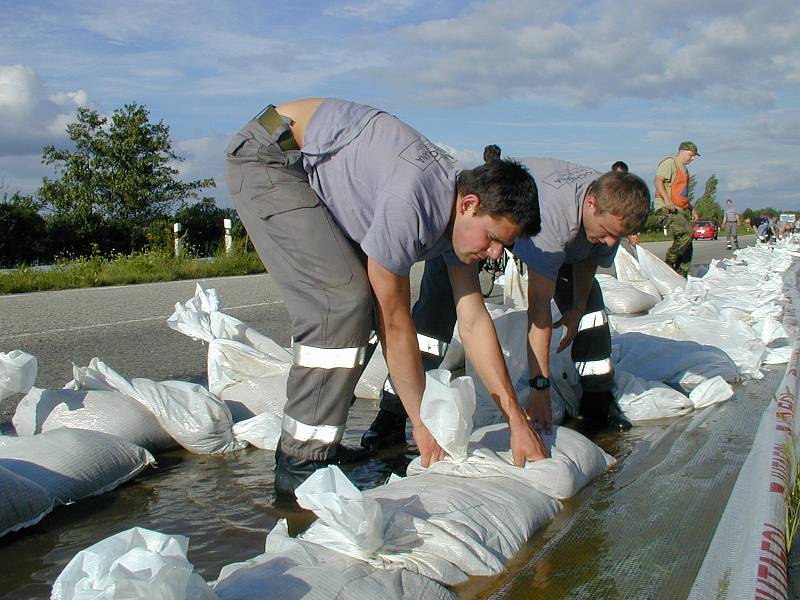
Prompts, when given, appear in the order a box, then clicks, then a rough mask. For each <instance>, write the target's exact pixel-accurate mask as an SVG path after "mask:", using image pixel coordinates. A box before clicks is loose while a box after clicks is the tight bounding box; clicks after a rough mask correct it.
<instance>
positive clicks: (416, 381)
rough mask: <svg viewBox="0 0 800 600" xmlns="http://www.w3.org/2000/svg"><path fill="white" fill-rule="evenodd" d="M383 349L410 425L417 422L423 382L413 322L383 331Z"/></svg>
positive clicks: (395, 325)
mask: <svg viewBox="0 0 800 600" xmlns="http://www.w3.org/2000/svg"><path fill="white" fill-rule="evenodd" d="M382 329H383V331H382V333H383V335H382V338H383V339H382V345H383V348H384V356H385V358H386V366H387V367H388V368H389V373H390V374H391V377H392V387H393V388H394V391H395V393H396V394H397V395H398V396H399V397H400V401H401V402H402V403H403V408H405V409H406V413H407V414H408V418H409V419H411V423H412V425H414V426H416V425H417V424H418V423H419V422H420V417H419V408H420V404H421V403H422V392H423V390H424V389H425V379H424V373H423V370H422V358H421V356H420V353H419V344H418V343H417V336H416V331H415V329H414V325H413V322H412V321H411V319H410V318H409V319H408V323H407V324H403V323H397V322H395V323H393V324H388V325H386V326H384V327H382Z"/></svg>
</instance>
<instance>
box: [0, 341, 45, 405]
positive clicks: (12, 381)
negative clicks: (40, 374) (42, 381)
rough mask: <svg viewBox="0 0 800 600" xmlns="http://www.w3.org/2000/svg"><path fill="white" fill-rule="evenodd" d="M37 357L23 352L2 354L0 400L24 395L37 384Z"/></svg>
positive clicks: (0, 358) (0, 356) (16, 351)
mask: <svg viewBox="0 0 800 600" xmlns="http://www.w3.org/2000/svg"><path fill="white" fill-rule="evenodd" d="M36 371H37V363H36V357H35V356H31V355H30V354H28V353H27V352H23V351H22V350H12V351H11V352H0V400H3V399H4V398H7V397H9V396H11V395H12V394H24V393H26V392H27V391H28V390H29V389H31V387H32V386H33V384H34V383H35V382H36Z"/></svg>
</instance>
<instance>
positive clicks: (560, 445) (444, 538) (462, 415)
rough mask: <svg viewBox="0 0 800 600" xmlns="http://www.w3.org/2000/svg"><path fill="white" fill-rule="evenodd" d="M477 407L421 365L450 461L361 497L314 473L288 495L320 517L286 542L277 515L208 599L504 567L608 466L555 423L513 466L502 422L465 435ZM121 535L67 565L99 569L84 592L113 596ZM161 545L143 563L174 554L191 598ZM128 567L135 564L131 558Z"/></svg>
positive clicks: (356, 588) (436, 586) (405, 591)
mask: <svg viewBox="0 0 800 600" xmlns="http://www.w3.org/2000/svg"><path fill="white" fill-rule="evenodd" d="M474 406H475V398H474V388H473V386H472V384H471V382H470V380H469V378H459V379H456V380H453V381H450V380H449V373H447V372H445V371H432V372H429V373H428V374H427V382H426V391H425V396H424V397H423V404H422V414H423V419H424V421H425V423H426V426H428V428H429V429H430V430H431V433H432V434H433V435H434V436H435V437H436V439H437V441H438V442H439V443H440V444H441V445H442V447H443V448H445V449H446V450H447V451H448V452H449V453H450V457H449V458H448V459H447V460H445V461H442V462H439V463H436V464H435V465H433V466H432V467H431V468H429V469H423V468H422V467H421V466H420V465H419V463H418V462H416V463H412V465H411V466H410V467H409V476H408V477H405V478H399V477H393V478H392V479H391V480H390V481H389V482H388V483H387V484H385V485H382V486H380V487H378V488H375V489H372V490H369V491H366V492H360V491H359V490H357V489H356V488H355V486H353V485H352V483H350V482H349V481H348V480H347V478H346V477H345V476H344V474H343V473H342V472H341V471H340V470H339V469H338V468H337V467H327V468H325V469H320V470H319V471H317V472H316V473H315V474H314V475H312V477H311V478H310V479H308V480H307V481H306V482H305V483H303V484H302V485H301V486H300V487H299V488H298V490H297V497H298V502H299V503H300V505H301V506H303V507H305V508H308V509H310V510H313V511H314V512H315V514H316V515H317V517H318V520H317V521H316V522H314V523H312V525H311V526H310V527H309V528H308V529H307V530H306V531H305V532H303V533H302V534H300V535H299V536H298V537H297V538H294V539H293V538H291V537H289V535H288V531H287V526H286V521H280V522H279V523H278V524H277V525H276V526H275V527H274V528H273V530H272V531H271V532H270V534H269V535H268V536H267V541H266V551H265V553H264V554H262V555H259V556H256V557H254V558H252V559H250V560H248V561H245V562H243V563H235V564H232V565H227V566H225V567H223V568H222V570H221V572H220V577H219V579H218V580H217V581H216V582H215V583H214V586H213V592H214V593H215V594H216V597H218V598H221V599H223V600H234V599H247V600H257V599H261V598H263V599H267V598H275V597H279V596H280V597H287V596H288V597H303V598H311V599H317V598H319V599H323V598H332V597H341V598H355V599H359V598H364V599H366V598H374V597H380V598H382V599H383V600H395V599H397V600H400V599H402V598H412V597H413V598H455V595H454V594H453V593H452V592H451V591H449V590H448V589H447V588H446V587H444V586H445V585H453V584H457V583H460V582H463V581H465V580H466V578H467V577H468V576H471V575H494V574H497V573H499V572H501V571H502V570H503V569H504V568H505V566H506V564H507V563H508V560H509V559H510V558H511V557H512V556H513V555H514V554H515V553H516V552H518V551H519V549H520V548H521V547H522V545H523V544H524V543H525V542H526V540H527V539H529V538H530V536H531V534H532V533H533V532H534V531H536V529H538V528H539V527H541V526H542V525H543V524H544V523H546V522H547V521H549V520H550V519H552V517H553V516H554V515H555V514H557V512H558V511H559V509H560V507H561V502H560V500H562V499H564V498H568V497H570V496H572V495H574V494H575V493H577V491H578V490H580V489H581V488H582V487H583V486H585V485H586V484H587V483H588V482H589V481H591V480H592V479H593V478H594V477H597V476H598V475H599V474H601V473H602V472H603V471H604V470H605V469H606V468H607V467H608V466H609V465H611V464H613V462H614V459H613V458H611V457H610V456H608V455H607V454H606V453H605V452H603V451H602V450H601V449H600V448H598V447H597V446H595V445H594V444H593V443H592V442H590V441H589V440H587V439H586V438H584V437H583V436H582V435H580V434H579V433H577V432H574V431H572V430H569V429H564V428H557V429H556V430H555V431H554V433H553V434H552V435H551V436H548V437H546V438H545V443H546V446H547V448H548V451H549V453H550V454H551V458H548V459H546V460H542V461H538V462H536V463H528V464H527V465H526V466H525V467H514V466H513V465H512V464H511V462H510V457H509V454H508V452H509V451H508V448H509V441H510V440H509V432H508V428H507V427H506V426H505V425H503V424H501V425H497V426H493V427H488V428H485V429H482V430H478V431H475V432H474V433H472V434H471V435H470V430H471V423H472V415H471V414H470V411H471V410H472V409H474ZM454 413H455V414H454ZM129 537H130V534H129V533H126V534H125V536H124V538H123V540H122V541H120V542H119V543H117V544H115V546H114V547H112V548H110V549H109V550H108V551H107V552H106V551H105V549H102V550H103V551H102V552H100V551H95V554H96V555H99V556H97V557H95V558H93V559H92V560H91V561H89V560H87V558H86V557H81V558H80V559H79V558H78V557H76V559H74V564H75V565H87V564H90V563H91V564H99V565H100V566H101V568H98V569H93V571H98V572H99V573H100V575H102V577H100V576H98V575H96V574H95V573H94V572H92V573H90V574H89V577H88V579H90V580H91V582H92V588H91V589H93V590H96V591H97V592H98V593H99V592H101V591H106V593H113V590H108V588H103V587H102V586H101V585H100V583H99V582H101V581H102V580H103V579H104V578H105V574H106V573H109V574H110V572H111V571H112V568H111V567H110V565H113V564H115V560H116V557H117V556H120V555H123V554H125V553H126V552H127V550H128V548H129V546H130V543H129V541H128V538H129ZM112 539H113V538H112ZM139 545H140V546H141V545H142V544H139ZM98 546H100V545H96V546H95V547H93V549H92V550H94V549H95V548H98ZM162 546H163V544H161V543H159V544H155V543H148V544H147V548H148V552H147V553H146V554H147V555H146V558H147V561H148V564H149V563H151V562H152V563H154V564H156V565H158V567H159V568H160V564H161V559H160V558H159V556H164V555H167V556H168V557H173V558H176V559H180V560H179V561H178V562H179V565H178V571H179V576H180V578H181V585H182V586H184V587H183V588H181V589H184V591H183V594H184V595H180V594H179V595H177V596H174V597H176V598H184V597H187V598H188V596H187V595H185V594H186V592H185V587H186V586H187V585H188V584H187V582H186V579H187V577H188V574H189V573H191V569H190V566H187V565H186V563H185V562H184V561H183V556H185V547H183V548H181V550H182V551H181V552H174V551H172V550H170V551H164V550H162ZM151 552H154V553H155V554H157V555H158V556H149V554H150V553H151ZM136 564H141V563H139V562H138V559H137V562H136ZM70 565H71V566H69V567H68V568H67V569H65V571H64V573H62V575H61V576H60V577H59V579H58V582H59V583H58V586H57V588H58V593H60V594H62V595H61V596H54V597H58V598H62V597H64V598H66V597H69V596H68V595H67V592H68V590H67V589H66V587H65V584H66V582H67V581H72V582H75V581H79V580H81V578H82V579H83V580H86V579H87V577H86V576H84V575H83V573H81V571H83V572H84V573H85V572H86V569H85V568H81V569H80V570H79V569H76V568H74V566H72V565H73V563H70ZM143 570H144V575H147V577H144V575H143V576H142V579H146V580H149V578H150V576H151V575H152V574H153V573H154V572H155V571H157V570H158V569H154V568H151V567H149V566H147V565H146V566H145V567H144V568H143ZM118 571H119V573H120V574H121V575H126V574H125V573H124V572H123V571H122V570H118ZM76 574H77V577H76ZM111 579H112V578H111V577H109V580H111ZM95 582H97V583H96V584H95ZM115 583H116V584H118V585H121V583H120V582H119V581H117V582H115ZM198 583H199V582H198ZM124 585H129V584H128V583H125V584H124ZM199 587H200V588H201V587H202V586H199ZM201 591H202V593H204V594H205V593H207V592H205V590H202V589H201ZM55 592H56V588H54V593H55ZM164 593H166V592H164ZM197 593H200V591H198V592H197ZM103 597H116V596H103ZM165 597H173V596H165ZM197 597H201V598H208V597H210V596H207V595H201V596H197Z"/></svg>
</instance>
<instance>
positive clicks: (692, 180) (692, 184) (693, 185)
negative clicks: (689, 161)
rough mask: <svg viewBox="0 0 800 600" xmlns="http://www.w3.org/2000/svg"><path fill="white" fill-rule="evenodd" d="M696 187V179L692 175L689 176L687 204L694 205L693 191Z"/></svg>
mask: <svg viewBox="0 0 800 600" xmlns="http://www.w3.org/2000/svg"><path fill="white" fill-rule="evenodd" d="M696 187H697V177H695V176H694V175H689V188H688V191H687V194H688V197H689V202H690V203H691V204H694V190H695V188H696Z"/></svg>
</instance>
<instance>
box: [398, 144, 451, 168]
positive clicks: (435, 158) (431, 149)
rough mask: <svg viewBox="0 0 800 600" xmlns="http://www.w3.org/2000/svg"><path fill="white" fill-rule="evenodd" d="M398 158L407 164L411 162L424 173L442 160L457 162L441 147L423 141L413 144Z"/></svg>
mask: <svg viewBox="0 0 800 600" xmlns="http://www.w3.org/2000/svg"><path fill="white" fill-rule="evenodd" d="M398 156H399V157H400V158H402V159H403V160H405V161H406V162H410V163H411V164H412V165H414V166H415V167H417V168H418V169H419V170H420V171H424V170H425V169H427V168H428V167H429V166H431V165H432V164H433V163H438V162H439V161H441V160H446V161H448V162H455V160H456V159H455V158H453V157H452V156H451V155H450V154H448V153H447V152H445V151H444V150H442V149H441V148H439V146H436V145H435V144H431V143H430V142H429V141H428V140H422V139H420V140H415V141H413V142H411V143H410V144H409V145H408V146H406V147H405V148H404V149H403V151H402V152H401V153H400V154H399V155H398Z"/></svg>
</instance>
